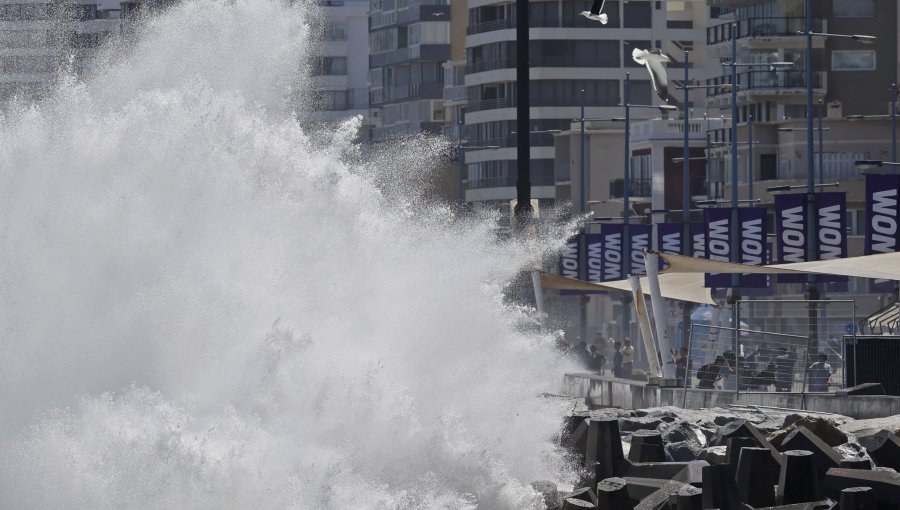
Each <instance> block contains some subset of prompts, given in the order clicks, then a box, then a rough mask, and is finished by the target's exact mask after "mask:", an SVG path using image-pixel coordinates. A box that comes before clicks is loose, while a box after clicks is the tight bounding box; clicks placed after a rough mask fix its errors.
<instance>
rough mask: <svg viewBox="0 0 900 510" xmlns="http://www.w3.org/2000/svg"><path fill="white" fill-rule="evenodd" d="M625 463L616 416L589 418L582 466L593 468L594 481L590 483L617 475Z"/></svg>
mask: <svg viewBox="0 0 900 510" xmlns="http://www.w3.org/2000/svg"><path fill="white" fill-rule="evenodd" d="M625 463H626V460H625V454H624V453H623V452H622V436H621V435H620V434H619V420H618V418H615V417H608V416H607V417H601V418H591V421H590V424H589V425H588V432H587V446H586V448H585V455H584V467H586V468H587V469H589V470H591V469H592V470H594V483H592V484H591V485H592V486H596V484H597V483H599V482H600V481H602V480H605V479H606V478H613V477H615V476H618V475H619V474H620V472H621V471H622V469H623V467H624V465H625Z"/></svg>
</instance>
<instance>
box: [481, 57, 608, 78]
mask: <svg viewBox="0 0 900 510" xmlns="http://www.w3.org/2000/svg"><path fill="white" fill-rule="evenodd" d="M529 64H530V67H531V68H532V69H534V68H536V67H612V68H617V67H619V57H618V55H591V56H589V57H543V56H537V57H536V56H531V58H530V59H529ZM515 67H516V59H515V58H514V57H508V58H500V59H494V60H484V61H481V62H471V63H469V64H466V74H467V75H469V74H474V73H483V72H485V71H493V70H495V69H515Z"/></svg>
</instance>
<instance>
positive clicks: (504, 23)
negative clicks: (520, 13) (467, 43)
mask: <svg viewBox="0 0 900 510" xmlns="http://www.w3.org/2000/svg"><path fill="white" fill-rule="evenodd" d="M515 27H516V20H515V19H495V20H491V21H482V22H481V23H475V24H472V25H469V27H468V28H467V29H466V33H467V34H469V35H472V34H481V33H484V32H493V31H494V30H504V29H507V28H515Z"/></svg>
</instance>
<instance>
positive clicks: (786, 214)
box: [775, 193, 806, 283]
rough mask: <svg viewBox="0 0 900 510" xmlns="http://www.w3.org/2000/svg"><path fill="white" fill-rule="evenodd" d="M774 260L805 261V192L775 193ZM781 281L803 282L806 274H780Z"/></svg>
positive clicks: (781, 261)
mask: <svg viewBox="0 0 900 510" xmlns="http://www.w3.org/2000/svg"><path fill="white" fill-rule="evenodd" d="M775 238H776V242H777V244H776V246H775V262H776V263H778V264H784V263H788V262H805V261H806V194H804V193H794V194H791V195H775ZM778 281H779V282H782V283H799V282H805V281H806V276H803V275H793V274H780V275H778Z"/></svg>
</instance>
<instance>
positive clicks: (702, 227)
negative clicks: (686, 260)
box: [691, 221, 706, 258]
mask: <svg viewBox="0 0 900 510" xmlns="http://www.w3.org/2000/svg"><path fill="white" fill-rule="evenodd" d="M691 256H692V257H702V258H706V223H701V222H699V221H698V222H694V223H691Z"/></svg>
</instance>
